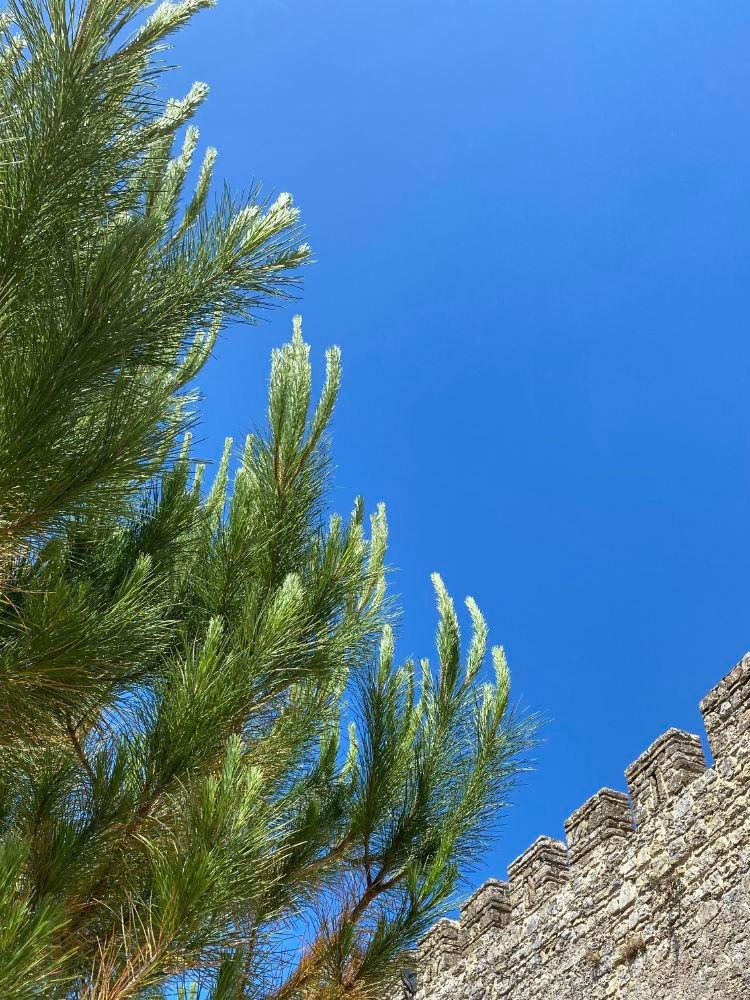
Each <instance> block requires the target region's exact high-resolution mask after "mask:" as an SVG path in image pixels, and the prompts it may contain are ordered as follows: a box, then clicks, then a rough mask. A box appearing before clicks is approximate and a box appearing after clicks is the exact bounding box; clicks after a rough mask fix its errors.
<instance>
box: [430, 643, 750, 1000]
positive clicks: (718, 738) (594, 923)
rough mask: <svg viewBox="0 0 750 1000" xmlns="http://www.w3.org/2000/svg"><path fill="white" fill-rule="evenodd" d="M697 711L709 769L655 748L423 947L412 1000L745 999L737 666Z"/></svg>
mask: <svg viewBox="0 0 750 1000" xmlns="http://www.w3.org/2000/svg"><path fill="white" fill-rule="evenodd" d="M700 710H701V712H702V714H703V718H704V722H705V726H706V731H707V734H708V738H709V742H710V745H711V748H712V751H713V754H714V758H715V761H714V766H713V767H711V768H709V767H707V764H706V758H705V755H704V752H703V746H702V743H701V740H700V738H699V737H698V736H696V735H694V734H691V733H686V732H683V731H682V730H679V729H670V730H669V731H668V732H666V733H664V734H663V735H662V736H660V737H659V738H658V739H657V740H655V741H654V743H652V744H651V746H650V747H649V748H648V749H647V750H646V751H644V753H642V754H641V755H640V757H638V759H637V760H635V761H634V762H633V763H632V764H631V765H630V766H629V767H627V768H626V770H625V777H626V781H627V787H628V790H629V794H626V793H625V792H621V791H615V790H613V789H610V788H604V789H602V790H601V791H599V792H597V793H596V794H595V795H593V796H592V797H591V798H590V799H588V800H587V801H586V802H585V803H584V804H583V805H582V806H580V807H579V808H578V809H576V810H575V812H574V813H573V814H572V815H571V816H570V817H569V818H568V819H567V820H566V821H565V824H564V827H565V833H566V840H567V843H563V842H562V841H559V840H554V839H553V838H551V837H547V836H543V837H539V838H538V839H537V840H536V841H534V843H533V844H532V845H531V846H530V847H529V848H528V849H527V850H526V851H524V853H523V854H522V855H521V856H520V857H519V858H517V859H516V860H515V861H514V862H513V863H512V864H510V865H509V866H508V882H507V883H506V882H502V881H498V880H497V879H490V880H489V881H488V882H485V883H484V885H482V886H481V887H480V888H479V889H477V890H476V892H474V893H473V895H472V896H470V897H469V899H467V900H466V902H465V903H463V904H462V906H461V907H460V920H458V921H455V920H442V921H440V922H439V923H438V924H437V925H436V926H435V927H434V928H433V929H432V930H431V931H430V932H429V934H427V935H426V937H425V938H424V940H423V942H422V944H421V946H420V949H419V955H418V960H417V970H418V982H419V989H418V992H417V998H418V1000H432V998H433V997H435V998H437V997H439V998H440V1000H459V998H461V1000H463V998H464V997H465V996H471V997H472V998H473V1000H490V998H492V1000H495V998H497V1000H500V998H502V1000H558V998H560V1000H563V998H565V1000H567V998H573V997H578V996H583V995H585V996H587V998H589V997H590V998H591V1000H596V998H600V997H601V998H602V1000H609V998H612V997H622V998H623V1000H625V998H626V997H627V998H628V1000H630V998H631V997H632V998H633V1000H641V998H644V1000H657V998H658V1000H667V998H669V1000H672V998H674V1000H678V998H680V1000H681V998H682V997H683V995H687V993H685V991H688V992H689V994H690V995H691V997H692V996H694V997H695V998H696V1000H702V998H706V1000H708V998H711V1000H740V998H741V997H742V998H745V1000H747V997H749V996H750V654H747V655H746V656H745V657H744V658H743V660H742V661H741V662H740V663H738V664H737V666H736V667H735V668H734V669H733V670H732V671H731V672H730V673H729V674H728V675H727V676H726V677H725V678H724V679H723V680H722V681H721V682H720V683H719V684H718V685H717V686H716V687H715V688H714V689H713V690H712V691H711V692H710V693H709V694H708V695H706V697H705V698H704V699H703V700H702V702H701V703H700ZM670 990H671V991H672V992H669V991H670Z"/></svg>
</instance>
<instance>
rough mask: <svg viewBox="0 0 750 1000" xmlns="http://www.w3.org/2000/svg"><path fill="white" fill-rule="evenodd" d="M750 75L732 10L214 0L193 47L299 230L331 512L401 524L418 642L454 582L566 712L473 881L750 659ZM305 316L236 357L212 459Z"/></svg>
mask: <svg viewBox="0 0 750 1000" xmlns="http://www.w3.org/2000/svg"><path fill="white" fill-rule="evenodd" d="M749 53H750V9H748V7H747V4H746V3H744V2H739V0H722V2H721V3H717V2H716V0H661V2H659V3H654V2H653V0H628V2H622V0H618V2H613V0H544V2H541V0H512V2H511V0H471V2H467V0H433V2H431V3H428V2H426V0H380V2H378V3H367V2H364V0H220V3H219V6H218V8H217V9H216V10H214V11H212V12H210V13H208V14H204V15H201V16H200V18H199V19H198V20H197V21H196V22H195V24H194V26H193V27H191V28H190V30H189V31H187V32H185V33H183V34H182V35H181V36H179V38H178V41H177V48H176V51H175V53H174V54H173V55H174V60H175V61H176V62H179V63H180V65H181V67H183V68H181V69H180V70H179V71H178V72H177V73H176V74H174V75H173V77H172V79H171V87H172V88H173V89H174V90H175V91H176V92H177V91H182V90H184V89H186V87H187V86H188V85H189V83H190V82H192V81H193V80H194V79H203V80H206V81H207V82H208V83H209V84H210V85H211V88H212V94H211V97H210V99H209V103H208V106H207V108H206V110H205V111H204V112H203V113H202V114H201V118H200V125H201V130H202V136H201V138H202V141H204V142H205V143H211V144H215V145H217V146H218V148H219V151H220V158H219V161H218V175H219V176H220V177H224V178H226V179H227V180H228V181H229V182H230V184H231V185H232V186H233V187H234V188H235V189H239V188H240V187H242V186H243V185H245V184H246V183H247V182H249V181H250V180H251V179H252V178H258V179H259V180H261V181H262V182H263V183H264V184H266V185H267V186H268V187H270V188H275V189H276V190H288V191H290V192H292V193H293V194H294V196H295V200H296V201H297V202H298V203H299V204H300V205H301V207H302V210H303V214H304V220H305V223H306V225H307V233H308V237H309V240H310V242H311V244H312V245H313V248H314V250H315V253H316V256H317V259H318V263H316V264H315V265H314V266H313V267H311V268H310V269H309V270H308V271H307V274H306V282H305V290H304V295H303V299H302V301H301V304H300V309H301V311H302V312H303V314H304V319H305V331H306V335H307V338H308V339H309V340H310V341H311V342H312V344H313V350H314V355H315V357H316V359H317V360H318V362H321V361H322V352H323V349H324V347H325V346H326V345H328V344H331V343H338V344H340V345H341V347H342V349H343V354H344V365H345V381H344V389H343V397H342V401H341V405H340V408H339V410H338V415H337V419H336V422H335V439H334V444H335V458H336V462H337V465H338V474H337V491H336V496H335V502H336V505H337V506H338V507H339V508H340V509H341V510H342V511H343V512H347V511H348V510H349V509H350V504H351V500H352V497H353V496H354V495H355V494H356V493H362V494H363V495H364V496H365V497H366V499H367V500H368V502H369V503H370V504H371V505H374V504H375V502H376V501H378V500H381V499H382V500H385V501H386V503H387V505H388V508H389V512H390V524H391V532H392V545H391V562H392V563H393V564H394V566H395V567H397V570H398V572H397V573H396V574H395V577H394V583H395V586H396V588H397V589H398V591H399V592H400V593H401V595H402V603H403V607H404V611H405V616H404V620H403V625H402V628H401V641H400V649H401V652H402V653H404V654H406V653H415V654H417V655H425V654H428V653H430V652H431V650H432V636H433V631H434V620H435V619H434V613H433V598H432V592H431V589H430V584H429V574H430V572H431V571H432V570H434V569H438V570H439V571H440V572H441V573H442V574H443V576H444V578H445V580H446V582H447V584H448V586H449V587H450V588H451V590H452V591H453V592H454V594H455V595H456V596H457V597H461V596H462V595H464V594H465V593H472V594H473V595H474V596H475V597H476V598H477V600H478V601H479V603H480V605H481V606H482V608H483V609H484V611H485V613H486V615H487V617H488V619H489V622H490V624H491V627H492V638H493V640H494V641H497V642H502V643H503V644H504V645H505V646H506V648H507V651H508V654H509V658H510V663H511V668H512V670H513V678H514V684H515V692H516V695H517V696H520V697H522V698H523V700H524V702H525V703H526V704H528V705H530V706H531V707H533V708H534V709H536V710H538V711H539V712H541V713H543V714H545V715H547V716H548V717H549V719H550V722H549V724H548V725H547V726H546V728H545V732H544V735H545V739H546V743H545V744H544V746H543V747H542V748H541V749H540V751H539V753H538V767H537V770H536V772H535V773H534V774H533V775H531V776H530V778H529V781H528V784H527V785H526V787H525V788H523V789H522V790H521V791H520V792H519V793H518V794H517V796H516V801H517V805H516V807H515V808H514V809H513V810H512V811H511V813H510V814H509V816H508V819H507V822H506V825H505V830H504V833H503V836H502V839H501V840H500V841H499V843H498V846H497V848H496V849H495V850H494V851H493V852H492V853H491V854H490V855H488V857H487V859H486V864H485V865H484V867H483V869H482V871H480V872H478V873H477V874H476V876H475V877H474V878H475V880H476V881H479V880H481V879H482V878H483V877H485V876H487V875H501V876H503V875H504V874H505V866H506V864H507V863H508V862H509V861H511V860H512V859H513V858H514V857H515V856H516V855H517V854H519V853H520V852H521V851H522V850H523V849H524V848H525V847H526V846H527V845H528V844H529V843H530V842H531V841H532V840H533V839H534V838H535V837H536V836H538V835H539V834H541V833H547V834H551V835H553V836H561V835H562V823H563V820H564V819H565V818H566V817H567V816H568V815H569V814H570V813H571V812H572V811H573V810H574V809H575V808H576V807H577V806H578V805H580V804H581V803H582V802H583V801H584V800H585V799H586V798H587V797H588V796H589V795H591V794H592V793H593V792H595V791H596V790H597V789H599V788H600V787H602V786H611V787H616V788H622V787H624V778H623V774H622V772H623V769H624V767H625V766H626V765H627V764H628V763H630V762H631V761H632V760H633V759H635V757H637V756H638V754H639V753H640V752H641V751H642V750H643V749H645V747H646V746H647V745H648V744H649V743H650V742H651V741H652V740H653V739H654V738H655V737H656V736H658V735H659V734H660V733H661V732H662V731H663V730H665V729H666V728H668V727H669V726H680V727H683V728H686V729H689V730H693V731H698V732H701V733H702V727H701V722H700V716H699V713H698V710H697V702H698V700H699V698H700V697H701V696H702V695H703V694H704V693H705V692H707V691H708V690H709V688H711V687H712V686H713V684H715V683H716V682H717V681H718V680H719V678H720V677H721V676H722V675H723V674H724V673H725V672H726V671H727V670H728V669H729V668H730V667H731V666H732V665H733V663H734V662H735V661H736V660H737V659H739V657H740V656H741V655H742V653H743V652H744V651H745V649H746V648H747V647H748V646H750V628H749V627H748V626H749V625H750V600H749V598H750V593H749V590H750V588H749V586H748V579H749V576H748V569H749V568H750V539H749V538H748V523H749V519H750V436H749V435H750V406H749V405H748V398H749V395H750V394H749V393H748V388H749V382H750V379H749V374H750V373H749V371H748V369H749V366H750V324H749V322H748V318H749V314H750V282H749V281H748V277H749V275H748V271H749V270H750V257H749V256H748V239H749V237H750V59H749V58H748V55H749ZM292 311H293V309H292V308H291V307H290V308H289V309H284V310H281V311H279V312H277V313H276V314H274V315H273V316H272V318H271V320H270V322H269V323H268V324H267V325H265V326H264V327H262V328H260V329H256V330H252V329H251V330H238V331H232V332H231V333H230V334H229V335H228V336H227V338H226V339H225V340H224V341H223V343H222V344H221V345H220V347H219V350H218V353H217V358H216V360H215V362H214V363H213V364H212V365H211V367H210V368H209V370H208V371H207V372H206V373H205V376H204V377H203V379H202V386H201V387H202V389H203V390H204V392H205V395H206V399H205V407H204V412H205V419H204V423H203V435H204V438H205V443H204V446H203V450H204V451H207V452H217V451H218V450H219V449H220V446H221V440H222V439H223V437H224V435H225V434H226V433H232V434H235V435H238V436H239V435H243V434H244V433H245V432H246V431H247V430H248V429H249V428H250V427H251V426H252V425H253V424H255V423H256V422H257V421H258V420H260V419H261V418H262V415H263V408H264V403H265V383H266V377H267V358H268V354H269V351H270V349H271V347H272V346H273V345H275V344H278V343H280V342H281V341H282V340H283V339H284V338H285V337H286V336H287V333H288V330H289V325H290V320H291V314H292Z"/></svg>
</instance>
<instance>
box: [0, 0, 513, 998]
mask: <svg viewBox="0 0 750 1000" xmlns="http://www.w3.org/2000/svg"><path fill="white" fill-rule="evenodd" d="M148 6H149V4H147V3H146V2H145V0H131V2H124V0H90V2H88V3H86V4H83V5H81V6H79V7H78V6H75V5H74V4H73V3H72V0H47V2H46V3H44V4H42V3H41V2H40V0H14V2H11V3H10V4H9V6H8V11H7V16H6V18H5V20H4V23H3V32H4V36H5V48H4V51H3V54H2V63H1V64H0V74H1V78H2V90H1V91H0V101H2V109H1V111H0V134H1V135H2V140H3V150H4V157H3V162H2V164H0V188H1V189H2V197H0V286H1V287H2V296H0V323H2V331H3V347H4V350H3V352H2V353H0V532H1V533H2V581H1V586H2V602H0V747H1V748H2V757H1V764H2V766H1V767H0V994H1V995H2V996H3V997H7V998H9V1000H16V998H18V1000H26V998H29V1000H31V998H42V997H44V998H51V1000H58V998H59V1000H63V998H66V1000H67V998H76V1000H121V998H126V997H127V998H139V1000H145V998H157V997H162V998H167V997H175V996H178V995H179V996H183V997H186V998H187V997H191V998H196V1000H197V998H199V997H200V998H208V997H211V998H213V1000H238V998H240V997H253V998H259V1000H260V998H263V1000H313V998H330V1000H343V998H344V997H350V998H366V997H371V996H376V995H377V994H378V991H379V990H381V989H382V984H383V983H384V982H387V981H388V980H389V978H390V977H392V976H393V975H394V970H395V969H396V968H397V966H398V963H399V962H400V961H401V959H400V956H401V954H402V952H403V950H404V948H405V947H407V946H408V945H409V944H411V943H412V942H413V941H414V940H415V939H416V938H417V937H418V936H419V935H420V934H421V933H422V932H423V931H424V930H425V929H426V927H427V926H428V925H429V924H430V923H431V922H432V921H433V920H434V919H435V918H436V916H438V915H439V914H441V913H443V912H445V910H446V909H447V908H449V907H450V905H451V902H452V900H453V896H454V892H455V890H456V887H457V885H458V883H459V879H460V873H461V872H462V871H466V870H467V868H468V867H469V866H470V865H471V864H472V863H473V862H474V861H476V859H477V858H478V856H479V853H480V852H481V850H482V848H483V845H484V843H485V838H486V836H487V835H488V834H489V832H490V831H491V830H492V828H493V826H494V825H495V824H496V821H497V819H498V817H499V815H500V812H501V810H502V808H503V806H504V804H505V801H506V798H507V794H508V790H509V788H510V786H511V785H512V783H513V780H514V778H515V777H516V775H517V774H518V771H519V768H520V766H521V760H522V755H523V752H524V750H525V748H526V747H527V746H528V744H529V739H530V728H529V724H528V720H526V721H524V720H523V719H519V718H518V717H516V716H515V715H514V713H513V712H511V711H510V710H509V709H508V698H509V677H508V670H507V666H506V663H505V659H504V656H503V653H502V651H501V650H500V649H498V648H495V649H493V650H492V653H491V659H492V662H493V665H494V671H493V672H491V674H490V677H489V679H487V678H485V660H486V646H487V626H486V624H485V621H484V619H483V617H482V615H481V613H480V611H479V609H478V608H477V606H476V604H475V603H474V602H473V601H472V600H470V599H469V600H468V601H467V617H468V620H469V622H470V626H471V632H470V637H469V639H468V642H466V643H462V640H461V635H460V631H459V622H458V617H457V613H456V610H455V608H454V605H453V602H452V600H451V598H450V596H449V595H448V593H447V591H446V589H445V587H444V585H443V583H442V581H441V580H440V578H439V577H437V576H435V577H434V580H433V582H434V586H435V592H436V599H437V619H438V626H437V635H436V645H437V656H436V660H435V662H434V663H432V664H431V663H429V662H428V661H427V660H423V661H421V662H420V663H419V664H415V663H413V662H411V661H408V660H407V661H406V662H403V663H399V662H398V661H397V660H396V658H395V653H394V632H393V626H394V624H395V622H396V614H395V604H394V601H393V598H392V597H390V596H389V593H388V590H387V586H386V576H387V573H386V541H387V528H386V519H385V512H384V510H383V509H382V508H378V509H377V510H376V511H375V512H374V513H373V514H372V515H371V516H370V517H369V518H368V517H366V514H365V510H364V505H363V503H362V501H361V500H357V501H356V503H355V505H354V509H353V511H352V513H351V515H350V516H349V517H348V519H346V520H344V519H342V518H340V517H338V516H336V515H333V516H330V514H329V492H328V491H329V482H330V474H331V469H330V460H329V442H328V428H329V423H330V420H331V415H332V412H333V408H334V405H335V401H336V398H337V394H338V391H339V384H340V377H341V364H340V357H339V352H338V351H337V350H336V349H332V350H330V351H329V352H328V353H327V372H326V379H325V383H324V386H323V389H322V392H321V394H320V396H319V398H318V399H317V400H316V401H315V403H314V404H313V400H312V396H311V382H312V374H311V364H310V358H309V348H308V346H307V345H306V344H305V342H304V341H303V339H302V331H301V323H300V321H299V320H298V319H297V320H295V326H294V332H293V336H292V339H291V340H290V342H289V343H287V344H286V345H284V346H283V347H282V348H281V349H279V350H277V351H275V352H274V354H273V358H272V365H271V376H270V386H269V401H268V412H267V420H266V426H265V427H264V429H263V430H262V431H260V432H259V433H258V434H257V435H255V436H252V437H250V438H249V439H248V440H247V441H246V442H245V443H244V444H243V445H242V447H241V448H239V449H235V448H234V447H233V445H232V442H231V441H230V442H227V446H226V448H225V451H224V455H223V457H222V459H221V461H220V462H219V463H218V466H217V470H216V472H215V474H214V475H213V477H212V481H211V482H210V483H207V482H205V481H204V480H205V478H206V477H205V474H204V472H205V470H204V465H203V464H202V463H201V462H198V461H196V460H195V459H194V457H193V455H192V451H191V440H190V433H189V426H190V424H191V423H192V421H193V420H194V415H195V402H194V399H195V397H194V396H193V395H192V394H191V391H190V386H191V385H192V384H194V380H195V378H196V376H198V375H199V374H200V371H201V369H202V367H203V365H204V364H205V362H206V360H207V358H208V356H209V354H210V352H211V350H212V349H213V347H214V345H215V343H216V338H217V335H218V333H219V331H220V329H221V328H222V325H223V324H225V323H227V322H228V321H230V320H236V319H245V320H253V319H254V318H256V317H257V316H258V314H259V310H260V309H261V308H262V307H263V306H265V305H267V304H269V303H270V302H271V301H272V299H273V297H278V296H282V297H283V296H287V295H289V293H290V291H291V290H292V288H293V285H294V282H295V280H296V277H295V276H296V273H297V268H298V267H299V266H300V265H301V264H302V263H304V262H305V260H306V259H307V257H308V250H307V247H306V246H305V245H304V244H301V245H300V242H299V240H300V236H299V232H298V225H297V214H296V210H295V209H294V208H293V206H292V205H291V201H290V199H289V197H288V196H286V195H282V196H280V197H279V198H277V199H275V200H273V201H271V200H266V201H261V200H259V195H258V192H257V191H253V192H252V193H251V195H250V196H248V197H246V198H245V199H242V200H241V201H235V200H233V199H232V198H231V197H230V195H229V194H227V193H224V194H223V195H222V196H221V197H220V198H219V199H218V201H217V202H216V204H215V205H214V207H209V198H210V197H211V195H210V190H211V174H212V167H213V162H214V155H215V154H214V153H213V151H211V150H209V151H208V153H207V154H206V156H205V157H204V159H203V163H202V165H201V166H200V169H199V171H198V177H197V184H196V187H195V190H194V192H193V194H192V195H188V194H185V193H184V190H183V189H184V186H185V184H186V180H187V176H188V172H189V169H190V166H191V162H192V158H193V155H194V152H195V149H196V146H197V139H198V136H197V133H196V131H195V129H194V128H193V127H192V126H190V124H189V122H190V118H191V116H192V115H193V113H194V112H195V110H196V108H197V106H198V104H199V103H200V101H201V100H202V99H203V97H204V95H205V88H203V87H201V86H196V87H194V88H193V90H192V91H191V92H190V94H189V95H188V96H187V97H186V98H185V99H183V100H182V101H176V102H170V103H168V104H167V105H166V106H163V107H162V106H159V103H158V101H157V100H156V96H155V94H156V92H155V89H154V88H155V85H156V83H157V81H158V79H159V74H160V71H161V70H160V67H159V65H158V63H157V58H158V54H159V52H160V50H161V49H162V48H163V46H164V44H165V40H166V39H167V37H168V36H169V35H170V34H171V33H172V32H173V31H174V30H176V29H177V28H179V27H180V26H181V25H182V24H184V23H185V22H186V21H187V20H188V19H189V18H190V17H191V16H192V15H193V13H195V12H196V11H198V10H200V9H202V8H204V7H208V6H210V0H184V2H181V3H175V4H171V3H164V4H162V5H161V6H160V7H158V8H156V10H154V11H153V12H152V13H151V14H150V16H149V17H146V18H144V16H143V15H144V14H145V13H146V8H147V7H148ZM183 133H184V136H183V141H182V145H181V148H180V150H179V151H178V152H176V153H175V152H174V147H175V143H176V142H177V138H178V135H180V134H183Z"/></svg>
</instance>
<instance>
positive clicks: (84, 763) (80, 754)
mask: <svg viewBox="0 0 750 1000" xmlns="http://www.w3.org/2000/svg"><path fill="white" fill-rule="evenodd" d="M65 729H66V731H67V733H68V736H69V737H70V742H71V744H72V745H73V750H74V751H75V755H76V757H77V758H78V760H79V761H80V762H81V767H82V768H83V769H84V771H85V772H86V775H87V776H88V779H89V781H90V782H91V784H92V785H93V784H95V782H96V775H95V774H94V769H93V768H92V766H91V764H89V761H88V758H87V757H86V754H85V753H84V751H83V746H82V745H81V741H80V740H79V739H78V734H77V733H76V727H75V726H74V725H73V720H72V719H71V718H70V713H69V712H66V713H65Z"/></svg>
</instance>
